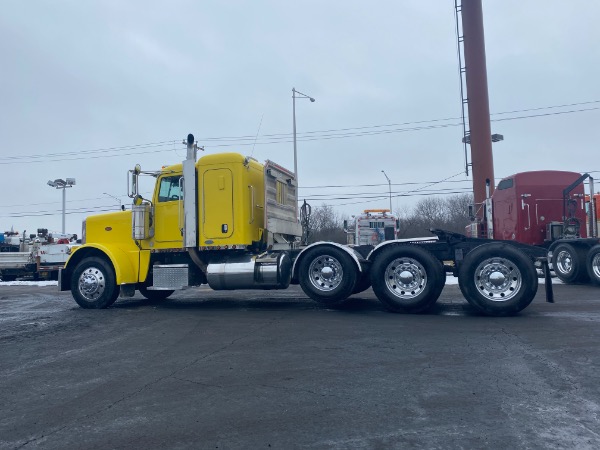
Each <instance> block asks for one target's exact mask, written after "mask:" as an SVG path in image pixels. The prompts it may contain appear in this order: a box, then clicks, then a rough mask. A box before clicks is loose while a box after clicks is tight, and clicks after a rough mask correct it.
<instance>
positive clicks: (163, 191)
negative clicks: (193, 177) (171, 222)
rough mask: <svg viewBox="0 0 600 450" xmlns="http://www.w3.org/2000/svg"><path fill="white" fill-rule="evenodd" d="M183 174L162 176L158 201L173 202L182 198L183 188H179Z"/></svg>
mask: <svg viewBox="0 0 600 450" xmlns="http://www.w3.org/2000/svg"><path fill="white" fill-rule="evenodd" d="M180 178H181V175H177V176H172V177H162V178H161V179H160V186H159V188H158V201H159V202H171V201H174V200H179V199H180V198H181V194H182V192H181V190H182V189H180V188H179V179H180Z"/></svg>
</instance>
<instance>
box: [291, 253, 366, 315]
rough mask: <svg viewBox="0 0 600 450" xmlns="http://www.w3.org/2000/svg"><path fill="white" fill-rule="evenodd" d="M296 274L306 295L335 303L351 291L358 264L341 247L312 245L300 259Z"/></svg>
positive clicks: (318, 300) (342, 299)
mask: <svg viewBox="0 0 600 450" xmlns="http://www.w3.org/2000/svg"><path fill="white" fill-rule="evenodd" d="M298 276H299V279H300V286H301V287H302V290H303V291H304V293H305V294H306V295H308V296H309V297H310V298H312V299H313V300H314V301H316V302H318V303H322V304H324V305H336V304H338V303H341V302H343V301H344V300H346V299H347V298H348V297H349V296H350V295H351V294H352V292H353V291H354V287H355V286H356V280H357V278H358V268H357V266H356V264H355V262H354V261H353V260H352V257H351V256H350V255H349V254H348V253H346V252H345V251H344V250H342V249H339V248H336V247H325V246H323V247H314V248H312V249H309V250H307V252H306V254H305V255H304V256H303V258H302V260H301V261H300V266H299V267H298Z"/></svg>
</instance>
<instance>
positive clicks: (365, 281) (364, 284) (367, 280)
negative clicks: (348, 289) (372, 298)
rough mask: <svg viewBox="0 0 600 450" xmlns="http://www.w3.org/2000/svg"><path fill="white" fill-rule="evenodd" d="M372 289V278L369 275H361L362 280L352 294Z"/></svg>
mask: <svg viewBox="0 0 600 450" xmlns="http://www.w3.org/2000/svg"><path fill="white" fill-rule="evenodd" d="M370 287H371V277H370V276H369V274H368V273H366V274H365V273H364V272H363V273H361V276H360V278H359V279H358V281H357V282H356V286H354V290H353V291H352V294H360V293H361V292H364V291H366V290H367V289H369V288H370Z"/></svg>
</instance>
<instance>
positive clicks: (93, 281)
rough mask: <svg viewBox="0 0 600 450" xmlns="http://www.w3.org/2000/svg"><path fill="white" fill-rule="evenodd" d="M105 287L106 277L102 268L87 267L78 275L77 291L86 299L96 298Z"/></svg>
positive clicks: (92, 299)
mask: <svg viewBox="0 0 600 450" xmlns="http://www.w3.org/2000/svg"><path fill="white" fill-rule="evenodd" d="M105 289H106V279H105V276H104V273H103V272H102V270H100V269H98V268H97V267H88V268H87V269H85V270H84V271H83V272H82V273H81V275H80V276H79V293H80V294H81V295H82V296H83V297H84V298H85V299H86V300H88V301H94V300H97V299H98V298H99V297H100V296H101V295H102V294H103V293H104V290H105Z"/></svg>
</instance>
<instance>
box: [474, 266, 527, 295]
mask: <svg viewBox="0 0 600 450" xmlns="http://www.w3.org/2000/svg"><path fill="white" fill-rule="evenodd" d="M522 284H523V276H522V275H521V271H520V270H519V269H518V268H517V266H516V265H515V264H514V263H513V262H512V261H510V260H508V259H505V258H488V259H486V260H485V261H483V262H482V263H481V264H479V265H478V266H477V269H476V270H475V286H477V289H478V290H479V292H480V293H481V294H482V295H483V296H484V297H486V298H488V299H490V300H492V301H494V302H505V301H508V300H510V299H512V298H513V297H514V296H515V295H517V293H518V292H519V291H520V289H521V285H522Z"/></svg>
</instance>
